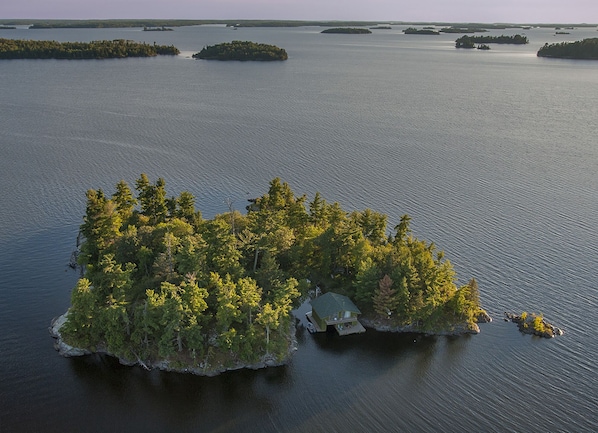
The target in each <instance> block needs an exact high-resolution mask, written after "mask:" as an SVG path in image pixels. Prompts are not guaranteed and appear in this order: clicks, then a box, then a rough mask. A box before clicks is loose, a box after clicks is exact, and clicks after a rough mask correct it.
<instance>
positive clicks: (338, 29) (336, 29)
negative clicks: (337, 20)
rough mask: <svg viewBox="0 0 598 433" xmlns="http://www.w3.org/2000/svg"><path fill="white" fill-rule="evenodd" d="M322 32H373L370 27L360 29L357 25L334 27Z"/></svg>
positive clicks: (359, 33) (355, 33)
mask: <svg viewBox="0 0 598 433" xmlns="http://www.w3.org/2000/svg"><path fill="white" fill-rule="evenodd" d="M320 33H342V34H348V35H367V34H370V33H372V32H371V31H370V29H360V28H357V27H334V28H331V29H325V30H322V31H321V32H320Z"/></svg>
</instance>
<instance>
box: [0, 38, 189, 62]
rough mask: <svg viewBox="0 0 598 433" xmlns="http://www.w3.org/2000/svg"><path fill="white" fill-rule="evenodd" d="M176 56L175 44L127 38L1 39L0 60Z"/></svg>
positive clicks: (177, 52)
mask: <svg viewBox="0 0 598 433" xmlns="http://www.w3.org/2000/svg"><path fill="white" fill-rule="evenodd" d="M159 54H163V55H177V54H179V50H178V49H177V48H176V47H174V46H172V45H171V46H165V45H155V44H154V45H149V44H145V43H139V42H134V41H127V40H124V39H115V40H113V41H93V42H56V41H34V40H24V39H4V38H0V59H108V58H123V57H153V56H157V55H159Z"/></svg>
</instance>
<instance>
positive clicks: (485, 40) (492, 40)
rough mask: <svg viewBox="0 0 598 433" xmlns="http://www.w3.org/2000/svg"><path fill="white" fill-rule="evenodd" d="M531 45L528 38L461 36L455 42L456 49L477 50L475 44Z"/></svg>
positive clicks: (515, 36)
mask: <svg viewBox="0 0 598 433" xmlns="http://www.w3.org/2000/svg"><path fill="white" fill-rule="evenodd" d="M528 43H529V39H528V38H527V36H523V35H513V36H505V35H500V36H469V35H465V36H461V37H460V38H458V39H457V40H456V41H455V48H475V47H476V45H475V44H515V45H525V44H528Z"/></svg>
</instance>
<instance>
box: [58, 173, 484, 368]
mask: <svg viewBox="0 0 598 433" xmlns="http://www.w3.org/2000/svg"><path fill="white" fill-rule="evenodd" d="M135 191H136V193H134V192H133V190H131V188H130V187H129V185H128V184H127V183H126V182H125V181H122V180H121V181H120V182H118V183H117V184H116V187H115V190H114V192H113V193H112V194H111V195H107V194H106V193H104V191H103V190H101V189H97V190H93V189H90V190H88V191H87V193H86V197H87V201H86V211H85V216H84V217H83V223H82V224H81V226H80V235H81V237H82V239H83V242H82V244H81V247H80V250H79V252H78V264H79V266H80V267H81V270H82V271H84V273H83V274H82V277H81V278H80V279H79V281H78V282H77V284H76V286H75V288H74V289H73V291H72V295H71V306H70V308H69V309H68V311H67V313H66V314H64V315H62V316H60V317H59V318H57V319H55V320H54V321H53V322H52V327H51V332H52V335H53V336H55V337H56V338H57V339H58V341H57V348H58V350H59V351H60V352H61V353H62V354H63V355H64V356H77V355H84V354H89V353H97V352H102V353H107V354H110V355H112V356H115V357H118V358H119V359H120V360H121V362H122V363H124V364H138V365H141V366H143V367H145V368H148V369H149V368H159V369H164V370H174V371H181V372H192V373H195V374H202V375H214V374H217V373H219V372H222V371H226V370H228V369H237V368H260V367H266V366H270V365H280V364H281V363H285V362H287V361H288V359H289V357H290V356H291V354H292V353H293V352H294V350H295V349H296V341H295V338H294V335H295V321H294V319H293V317H292V314H291V310H292V309H293V308H294V307H297V306H298V305H300V304H301V303H302V302H304V300H306V299H308V297H309V296H310V292H314V291H315V292H316V293H318V292H320V291H321V292H322V293H325V292H326V293H327V292H337V293H338V294H340V295H343V296H346V297H348V298H350V299H352V300H354V302H355V305H356V306H357V307H358V308H359V309H360V311H361V312H363V314H364V315H365V316H366V317H367V318H368V320H369V322H368V325H371V326H372V327H375V328H376V329H380V330H388V331H403V332H422V333H432V334H446V333H449V334H463V333H472V332H473V333H477V332H479V329H478V327H477V324H476V322H478V321H479V320H480V319H481V318H482V319H483V318H485V317H487V315H486V314H485V312H484V311H483V310H482V309H481V308H480V300H479V290H478V287H477V283H476V281H475V279H471V280H470V281H469V282H468V283H467V284H465V285H462V286H460V287H458V286H457V285H456V283H455V281H456V277H455V271H454V269H453V267H452V265H451V263H450V262H449V261H448V260H446V259H445V258H444V253H443V252H442V251H438V250H437V249H436V247H435V246H434V244H433V243H428V242H426V241H423V240H419V239H417V238H415V237H414V236H413V235H412V233H411V230H410V220H411V218H410V217H409V216H408V215H403V216H402V217H401V218H400V222H399V223H398V224H397V225H396V226H395V228H394V230H390V231H388V230H387V216H386V215H384V214H381V213H377V212H374V211H372V210H370V209H366V210H364V211H351V212H347V211H345V210H343V209H342V208H341V207H340V205H339V204H338V203H328V202H327V201H326V200H324V198H323V197H322V196H321V195H320V194H319V193H316V194H315V196H314V197H313V199H312V200H311V201H309V202H308V200H307V197H306V195H296V194H295V193H294V192H293V191H292V190H291V189H290V187H289V185H288V184H287V183H286V182H282V181H281V180H280V179H278V178H275V179H273V180H272V181H271V182H270V185H269V188H268V190H267V193H265V194H264V195H263V196H261V197H258V198H255V199H251V200H250V201H249V204H248V206H247V208H246V210H247V213H246V214H241V213H240V212H238V211H236V210H234V209H232V208H231V209H230V211H229V212H226V213H223V214H220V215H216V216H215V217H214V218H212V219H204V218H203V217H202V214H201V212H200V211H199V210H197V209H196V207H195V197H194V196H193V195H192V194H191V193H190V192H187V191H183V192H181V193H180V194H179V195H178V196H172V197H170V196H169V194H168V193H167V191H166V186H165V181H164V179H162V178H159V179H158V180H157V181H156V182H151V181H150V180H149V178H148V177H147V176H146V175H145V174H142V175H141V176H140V177H139V178H138V179H137V180H136V182H135ZM169 197H170V198H169Z"/></svg>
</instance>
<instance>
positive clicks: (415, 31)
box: [403, 27, 440, 35]
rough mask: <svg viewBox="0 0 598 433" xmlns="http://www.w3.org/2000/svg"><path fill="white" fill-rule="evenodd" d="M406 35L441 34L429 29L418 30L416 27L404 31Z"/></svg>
mask: <svg viewBox="0 0 598 433" xmlns="http://www.w3.org/2000/svg"><path fill="white" fill-rule="evenodd" d="M403 33H405V34H406V35H439V34H440V32H439V31H436V30H433V29H430V28H427V29H416V28H415V27H409V28H406V29H405V30H403Z"/></svg>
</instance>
